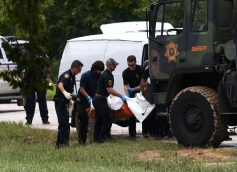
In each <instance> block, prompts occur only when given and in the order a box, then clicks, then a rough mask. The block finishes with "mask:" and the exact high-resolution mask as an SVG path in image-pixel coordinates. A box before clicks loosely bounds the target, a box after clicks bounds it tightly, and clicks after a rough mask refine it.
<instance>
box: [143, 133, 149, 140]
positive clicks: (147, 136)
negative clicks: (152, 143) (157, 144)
mask: <svg viewBox="0 0 237 172" xmlns="http://www.w3.org/2000/svg"><path fill="white" fill-rule="evenodd" d="M142 135H143V138H146V139H147V138H150V134H148V133H143V134H142Z"/></svg>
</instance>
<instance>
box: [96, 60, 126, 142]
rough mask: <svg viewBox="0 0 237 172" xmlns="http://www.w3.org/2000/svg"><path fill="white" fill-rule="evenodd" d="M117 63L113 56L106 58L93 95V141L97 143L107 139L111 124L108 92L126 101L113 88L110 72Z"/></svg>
mask: <svg viewBox="0 0 237 172" xmlns="http://www.w3.org/2000/svg"><path fill="white" fill-rule="evenodd" d="M118 64H119V63H117V62H116V61H115V60H114V59H113V58H109V59H107V60H106V67H107V68H106V70H105V71H104V72H103V73H102V75H101V77H100V80H99V83H98V86H97V90H96V94H95V96H94V97H93V106H94V108H95V116H96V121H95V126H94V141H95V142H97V143H103V142H104V141H105V140H106V139H109V138H110V137H111V136H110V129H111V126H112V119H111V117H110V109H109V106H108V104H107V97H108V96H109V94H112V95H114V96H118V97H120V98H121V99H122V101H123V102H125V101H126V99H125V97H124V96H122V95H121V94H119V93H118V92H116V91H115V90H114V89H113V85H114V76H113V74H112V72H113V71H114V70H115V68H116V66H117V65H118Z"/></svg>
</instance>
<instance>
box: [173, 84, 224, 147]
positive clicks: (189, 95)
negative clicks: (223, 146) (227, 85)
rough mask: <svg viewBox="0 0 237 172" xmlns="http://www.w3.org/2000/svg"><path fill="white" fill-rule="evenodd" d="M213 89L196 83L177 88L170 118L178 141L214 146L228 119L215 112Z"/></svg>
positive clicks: (214, 93)
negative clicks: (181, 88) (178, 89)
mask: <svg viewBox="0 0 237 172" xmlns="http://www.w3.org/2000/svg"><path fill="white" fill-rule="evenodd" d="M217 101H218V99H217V93H216V91H215V90H213V89H211V88H208V87H203V86H195V87H188V88H186V89H184V90H182V91H180V92H179V93H178V94H177V95H176V96H175V98H174V99H173V102H172V105H171V107H170V113H169V120H170V125H171V130H172V131H173V135H174V137H175V138H176V139H177V141H178V143H179V144H181V145H183V146H185V147H189V146H197V147H206V146H212V147H217V146H219V145H220V143H221V142H222V141H223V140H224V138H225V136H226V132H227V120H226V119H225V118H224V116H221V115H220V114H219V113H218V103H217Z"/></svg>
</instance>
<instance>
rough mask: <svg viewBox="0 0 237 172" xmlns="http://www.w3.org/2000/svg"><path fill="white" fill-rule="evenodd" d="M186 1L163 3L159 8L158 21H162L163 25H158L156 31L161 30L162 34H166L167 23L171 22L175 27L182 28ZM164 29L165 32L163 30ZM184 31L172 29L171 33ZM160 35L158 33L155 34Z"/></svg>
mask: <svg viewBox="0 0 237 172" xmlns="http://www.w3.org/2000/svg"><path fill="white" fill-rule="evenodd" d="M184 6H185V2H173V3H167V4H162V5H160V6H159V8H158V13H157V16H156V23H158V22H161V23H164V24H163V25H156V31H157V30H161V33H160V35H161V36H163V35H166V34H167V33H166V31H167V29H166V28H165V27H164V26H165V23H170V24H171V25H172V26H173V27H174V28H176V29H180V30H182V28H183V21H184V10H185V8H184ZM162 31H163V32H162ZM181 33H182V32H177V31H171V32H169V35H176V34H181ZM155 36H156V37H157V36H159V35H158V34H156V35H155Z"/></svg>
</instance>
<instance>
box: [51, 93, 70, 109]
mask: <svg viewBox="0 0 237 172" xmlns="http://www.w3.org/2000/svg"><path fill="white" fill-rule="evenodd" d="M53 101H54V102H55V103H57V104H58V109H59V110H62V109H63V106H64V104H67V103H66V102H65V101H64V99H62V98H59V97H57V96H54V97H53Z"/></svg>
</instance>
